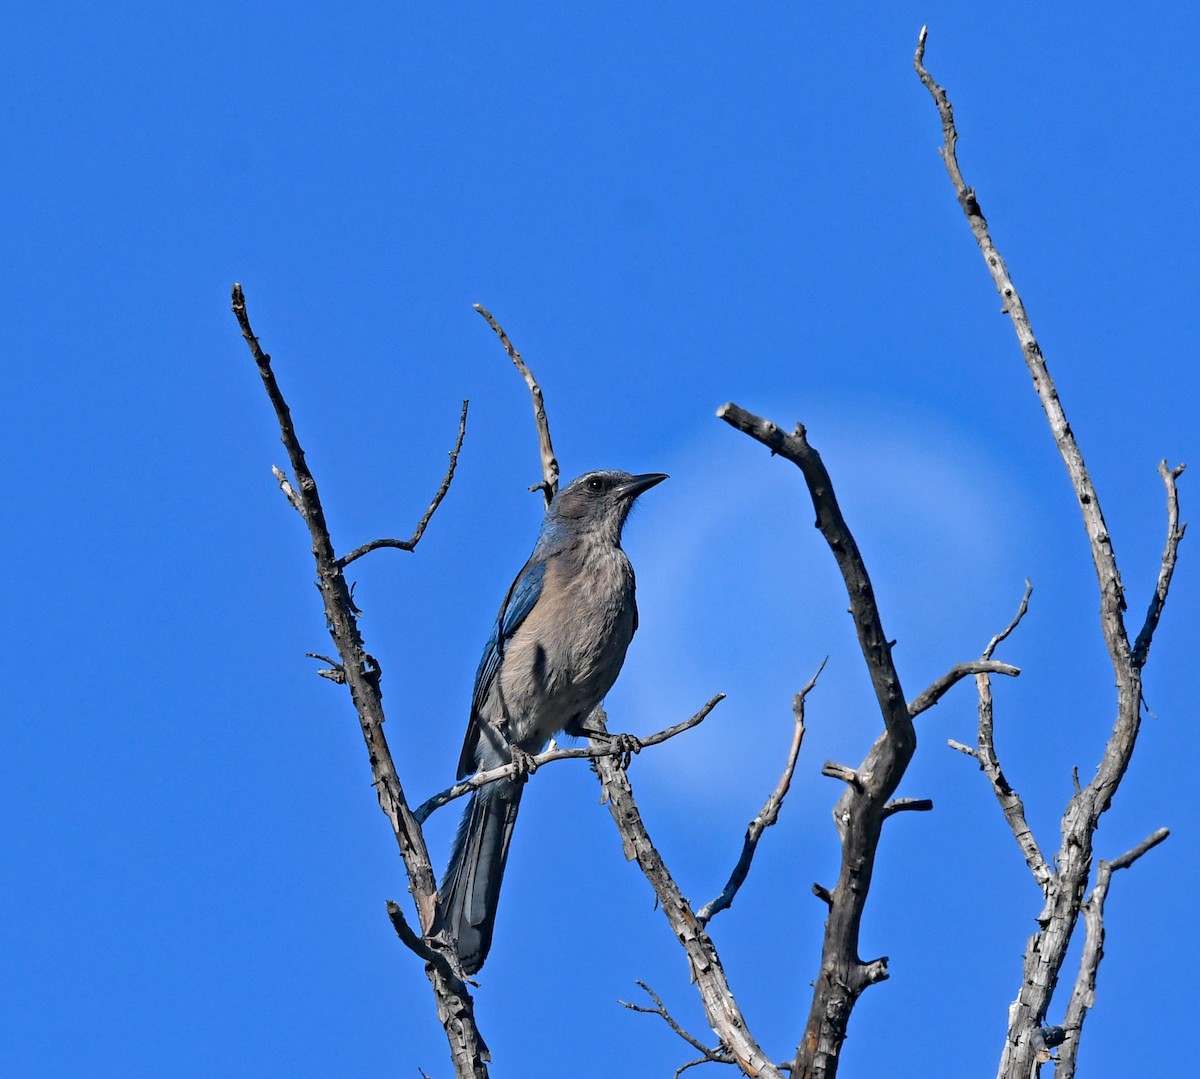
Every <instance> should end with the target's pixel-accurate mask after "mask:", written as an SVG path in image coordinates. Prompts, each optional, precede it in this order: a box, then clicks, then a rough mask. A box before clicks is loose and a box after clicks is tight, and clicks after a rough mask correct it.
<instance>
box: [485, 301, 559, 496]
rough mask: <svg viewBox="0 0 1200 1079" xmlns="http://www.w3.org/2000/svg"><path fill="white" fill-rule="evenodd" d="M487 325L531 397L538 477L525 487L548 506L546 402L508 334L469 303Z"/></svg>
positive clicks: (553, 480)
mask: <svg viewBox="0 0 1200 1079" xmlns="http://www.w3.org/2000/svg"><path fill="white" fill-rule="evenodd" d="M472 306H473V307H474V308H475V310H476V311H478V312H479V313H480V314H481V315H482V316H483V317H484V318H485V319H486V320H487V324H488V325H489V326H491V328H492V330H493V331H494V332H495V334H496V336H497V337H498V338H500V343H501V344H502V345H503V346H504V351H505V352H507V353H508V358H509V359H510V360H512V362H513V364H514V365H515V366H516V368H517V370H518V371H520V372H521V377H522V378H523V379H524V380H525V385H526V386H528V387H529V395H530V397H532V398H533V421H534V423H535V424H537V433H538V448H539V449H540V450H541V454H542V480H541V482H540V483H535V484H534V485H533V486H532V487H530V488H529V489H530V490H531V491H541V492H542V494H543V495H544V496H545V498H546V505H547V506H548V505H550V500H551V499H552V498H553V497H554V495H555V493H556V492H557V491H558V458H557V457H555V456H554V446H553V444H552V443H551V441H550V421H549V420H548V419H546V403H545V401H544V400H543V399H542V387H541V386H540V385H538V381H537V379H536V378H534V377H533V372H532V371H531V370H530V369H529V367H528V365H527V364H526V363H525V361H524V360H523V359H521V354H520V353H519V352H518V351H517V350H516V349H515V348H513V343H512V342H511V341H510V340H509V339H508V334H506V333H505V332H504V328H503V327H502V326H501V325H500V323H498V322H497V321H496V320H495V318H494V317H493V316H492V313H491V312H490V311H489V310H488V309H487V308H486V307H484V306H483V304H479V303H477V304H473V305H472Z"/></svg>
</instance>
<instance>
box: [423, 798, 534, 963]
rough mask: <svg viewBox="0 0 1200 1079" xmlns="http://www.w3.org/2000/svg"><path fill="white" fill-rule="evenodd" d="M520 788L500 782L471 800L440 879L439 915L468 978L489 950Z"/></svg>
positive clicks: (517, 807)
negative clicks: (440, 903) (440, 899)
mask: <svg viewBox="0 0 1200 1079" xmlns="http://www.w3.org/2000/svg"><path fill="white" fill-rule="evenodd" d="M524 786H525V785H524V784H523V783H521V782H514V781H513V780H503V779H502V780H499V781H498V782H496V783H489V784H488V785H487V786H486V787H482V788H480V789H479V790H477V791H476V792H475V793H474V794H473V795H471V803H470V805H468V806H467V809H466V812H465V813H464V814H463V819H462V823H461V824H460V825H459V827H458V836H457V837H456V838H455V840H454V849H453V850H452V851H451V854H450V864H449V866H448V867H447V868H446V875H445V877H443V878H442V887H441V895H442V913H443V916H444V918H445V922H446V927H447V928H448V930H449V932H450V934H451V935H452V936H453V937H454V938H455V939H456V940H457V941H458V954H459V957H460V958H461V959H462V964H463V970H464V971H465V972H466V973H467V974H474V973H475V972H476V971H477V970H478V969H479V968H480V967H482V966H483V961H484V960H485V959H486V958H487V954H488V949H489V948H490V947H491V946H492V928H493V927H494V926H495V924H496V906H497V903H498V901H499V899H500V882H501V881H502V880H503V879H504V863H505V862H506V861H507V860H508V844H509V840H511V839H512V830H513V823H514V822H515V821H516V819H517V810H518V809H519V808H520V805H521V791H522V790H523V788H524Z"/></svg>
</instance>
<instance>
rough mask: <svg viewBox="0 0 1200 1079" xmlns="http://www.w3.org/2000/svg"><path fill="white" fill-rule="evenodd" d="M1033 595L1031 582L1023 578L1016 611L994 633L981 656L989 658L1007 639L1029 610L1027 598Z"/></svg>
mask: <svg viewBox="0 0 1200 1079" xmlns="http://www.w3.org/2000/svg"><path fill="white" fill-rule="evenodd" d="M1032 595H1033V582H1032V581H1031V580H1030V579H1029V578H1028V577H1026V578H1025V594H1024V595H1023V596H1022V597H1021V604H1020V606H1019V607H1018V608H1017V613H1016V614H1014V615H1013V616H1012V621H1011V622H1009V623H1008V625H1007V626H1005V627H1004V628H1003V629H1002V630H1001V631H1000V632H999V633H997V634H996V636H994V637H993V638H992V639H991V640H990V641H988V644H987V647H986V648H985V649H984V650H983V658H984V659H991V658H992V654H993V653H994V652H995V651H996V649H997V648H998V647H999V646H1000V644H1001V643H1002V642H1003V641H1006V640H1008V638H1009V636H1010V634H1011V633H1012V632H1013V630H1015V629H1016V628H1017V626H1019V625H1020V624H1021V619H1022V618H1024V617H1025V614H1026V612H1028V610H1029V599H1030V597H1031V596H1032Z"/></svg>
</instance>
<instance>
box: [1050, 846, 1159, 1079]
mask: <svg viewBox="0 0 1200 1079" xmlns="http://www.w3.org/2000/svg"><path fill="white" fill-rule="evenodd" d="M1168 835H1170V832H1169V831H1168V830H1167V829H1166V828H1159V829H1158V831H1157V832H1154V833H1153V834H1152V835H1149V836H1147V837H1146V838H1145V839H1143V840H1142V842H1140V843H1139V844H1138V845H1137V846H1136V847H1134V848H1133V849H1132V850H1128V851H1126V852H1125V853H1124V854H1122V855H1121V857H1119V858H1115V859H1113V861H1111V862H1104V861H1102V862H1101V863H1100V865H1099V867H1098V869H1097V871H1096V884H1095V886H1094V887H1093V888H1092V893H1091V895H1089V896H1088V898H1087V900H1086V901H1085V902H1084V904H1083V910H1082V913H1083V924H1084V930H1085V935H1084V943H1083V954H1082V955H1081V956H1080V958H1079V973H1078V975H1076V978H1075V985H1074V987H1073V988H1072V990H1071V1000H1070V1002H1069V1003H1068V1005H1067V1014H1066V1017H1065V1018H1064V1020H1063V1030H1064V1033H1065V1037H1064V1039H1063V1046H1062V1050H1061V1051H1060V1052H1059V1055H1058V1063H1057V1065H1056V1066H1055V1069H1054V1077H1055V1079H1075V1068H1076V1064H1077V1060H1078V1055H1079V1040H1080V1037H1081V1035H1082V1032H1083V1023H1084V1020H1085V1019H1086V1018H1087V1013H1088V1011H1089V1009H1090V1008H1091V1007H1092V1006H1093V1005H1094V1004H1095V1002H1096V975H1097V973H1098V972H1099V969H1100V961H1101V959H1103V958H1104V901H1105V899H1106V898H1107V897H1108V887H1109V884H1110V883H1111V881H1112V875H1113V873H1115V872H1116V871H1117V870H1118V869H1128V868H1129V867H1130V866H1131V865H1133V863H1134V862H1136V861H1137V860H1138V859H1139V858H1140V857H1141V856H1142V855H1143V854H1145V853H1146V852H1147V851H1149V850H1153V849H1154V848H1155V847H1157V846H1158V845H1159V844H1160V843H1161V842H1163V840H1165V839H1166V838H1167V836H1168Z"/></svg>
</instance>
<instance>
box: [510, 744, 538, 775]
mask: <svg viewBox="0 0 1200 1079" xmlns="http://www.w3.org/2000/svg"><path fill="white" fill-rule="evenodd" d="M511 748H512V762H513V764H515V765H516V766H517V775H516V778H517V780H518V781H519V782H522V783H523V782H524V781H525V780H526V779H528V778H529V777H530V776H531V775H533V773H534V772H536V771H537V769H538V766H537V761H536V760H534V758H533V754H532V753H526V752H525V750H523V749H522V748H521V747H520V746H518V745H513V746H512V747H511Z"/></svg>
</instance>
